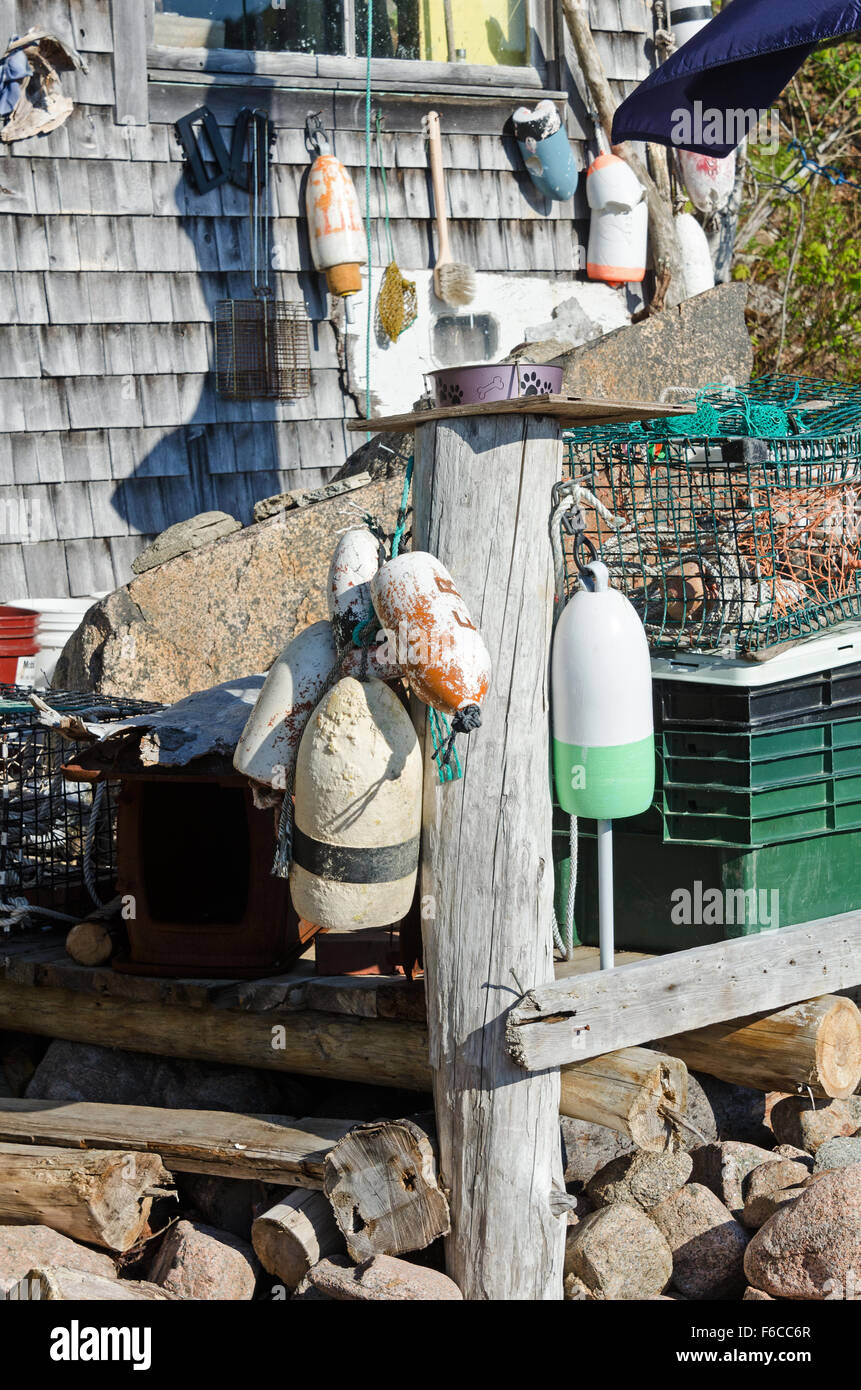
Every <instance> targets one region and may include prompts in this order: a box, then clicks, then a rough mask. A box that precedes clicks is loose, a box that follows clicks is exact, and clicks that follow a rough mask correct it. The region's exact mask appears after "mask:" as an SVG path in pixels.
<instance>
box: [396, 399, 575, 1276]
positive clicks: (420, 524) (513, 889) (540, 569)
mask: <svg viewBox="0 0 861 1390" xmlns="http://www.w3.org/2000/svg"><path fill="white" fill-rule="evenodd" d="M415 449H416V453H415V459H416V462H415V479H414V489H413V492H414V496H413V507H414V516H415V524H414V534H415V542H414V544H415V547H416V548H417V549H423V550H429V551H431V552H432V554H434V555H436V556H438V558H439V559H440V560H441V561H442V563H443V564H444V565H445V566H446V567H447V569H449V570H450V571H451V574H452V576H453V578H454V581H455V583H456V585H457V587H458V589H459V591H460V592H461V593H462V595H463V597H464V600H465V602H466V604H467V607H468V609H469V611H470V613H471V615H472V618H473V621H474V622H475V623H476V624H477V625H478V627H479V628H480V630H481V633H482V636H483V638H484V640H485V642H486V644H487V647H488V650H489V651H490V655H491V659H492V662H493V680H492V685H491V689H490V692H489V694H488V696H487V698H486V700H485V702H484V706H483V709H482V720H483V722H482V727H481V729H480V730H478V731H477V732H475V733H473V734H471V735H470V736H469V738H468V740H467V739H463V738H461V739H459V740H458V744H459V752H460V759H461V763H462V765H463V778H462V780H459V781H456V782H450V783H446V784H444V785H440V784H439V781H438V778H437V771H436V766H437V765H436V763H435V762H433V760H432V756H431V755H432V747H431V743H430V738H429V736H428V738H427V741H426V756H425V801H424V825H423V853H422V858H423V866H422V916H423V931H424V950H425V969H426V973H427V1011H428V1033H429V1046H430V1059H431V1066H432V1068H433V1072H434V1093H435V1102H436V1119H437V1133H438V1138H439V1150H440V1169H441V1173H440V1176H441V1181H442V1183H443V1185H444V1186H445V1187H446V1188H447V1189H449V1201H450V1207H451V1226H452V1231H451V1235H450V1236H449V1238H448V1242H447V1261H448V1272H449V1274H450V1276H451V1278H452V1279H453V1280H454V1281H455V1283H456V1284H457V1285H458V1286H459V1288H460V1289H461V1291H462V1293H463V1296H464V1298H466V1299H529V1300H537V1299H556V1298H561V1297H562V1265H563V1258H564V1241H565V1225H564V1221H563V1220H562V1219H561V1218H560V1217H559V1216H557V1215H554V1214H553V1212H552V1210H551V1192H552V1191H553V1189H554V1188H556V1189H558V1190H561V1189H562V1186H563V1184H562V1165H561V1146H560V1141H559V1118H558V1117H559V1073H558V1071H556V1070H553V1069H548V1070H546V1071H544V1072H543V1073H542V1074H541V1075H532V1076H530V1075H527V1074H526V1073H525V1072H524V1071H523V1070H521V1069H520V1068H519V1067H518V1066H517V1065H516V1064H515V1063H514V1061H513V1059H512V1058H511V1057H510V1056H509V1054H508V1052H507V1051H506V1047H505V1022H506V1015H507V1013H508V1010H509V1008H510V1007H511V1006H512V1005H513V1004H515V1003H516V1002H517V999H518V996H519V995H520V994H522V993H524V992H525V991H527V990H529V989H531V988H532V987H533V986H536V985H540V984H548V983H549V982H551V981H552V979H553V956H552V937H551V918H552V912H553V861H552V855H551V797H550V782H549V770H548V760H549V658H550V635H551V624H552V609H553V576H552V562H551V550H550V539H549V516H550V507H551V489H552V486H553V484H554V482H556V481H557V479H558V478H559V477H560V476H561V464H562V441H561V434H560V430H559V426H558V423H557V422H556V421H555V420H552V419H550V418H548V417H545V416H528V417H521V418H518V417H517V416H516V415H502V414H500V415H493V414H487V415H481V416H475V417H472V418H456V419H450V420H445V421H439V422H436V423H434V422H429V423H427V424H424V423H420V424H418V425H417V428H416V446H415ZM422 717H423V718H424V716H422Z"/></svg>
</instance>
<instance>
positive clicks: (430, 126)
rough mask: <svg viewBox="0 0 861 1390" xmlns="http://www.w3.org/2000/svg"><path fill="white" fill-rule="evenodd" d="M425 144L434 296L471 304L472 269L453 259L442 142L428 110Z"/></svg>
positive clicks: (435, 119) (436, 121)
mask: <svg viewBox="0 0 861 1390" xmlns="http://www.w3.org/2000/svg"><path fill="white" fill-rule="evenodd" d="M426 125H427V134H428V143H429V145H430V166H431V180H432V182H433V198H434V206H435V208H436V228H437V237H438V239H439V254H438V255H437V260H436V265H435V266H434V268H433V288H434V294H435V295H436V297H437V299H442V300H444V301H445V303H446V304H471V303H472V301H473V299H475V290H476V284H475V271H474V270H473V268H472V266H471V265H463V264H461V263H460V262H459V261H455V260H453V259H452V254H451V248H450V246H449V241H448V217H447V215H446V206H445V184H444V182H443V172H442V141H441V140H440V133H439V116H438V114H437V112H436V111H429V112H428V114H427V119H426Z"/></svg>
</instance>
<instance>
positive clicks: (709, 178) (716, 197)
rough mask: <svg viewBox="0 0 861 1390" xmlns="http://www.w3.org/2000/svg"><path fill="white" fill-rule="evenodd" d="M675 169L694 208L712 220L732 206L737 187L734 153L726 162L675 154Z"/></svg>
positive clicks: (693, 154) (684, 152)
mask: <svg viewBox="0 0 861 1390" xmlns="http://www.w3.org/2000/svg"><path fill="white" fill-rule="evenodd" d="M676 168H677V170H678V175H679V178H680V179H681V181H682V183H683V184H684V186H685V191H686V192H687V195H688V197H689V198H690V200H691V202H692V203H693V205H694V207H695V208H699V210H700V212H706V213H708V214H709V216H711V217H713V216H714V215H715V213H716V212H722V211H723V210H724V208H725V207H726V206H727V204H728V203H729V200H730V198H731V196H732V190H733V185H734V184H735V150H733V151H732V153H731V154H728V155H726V156H725V158H723V159H715V157H714V155H711V154H697V153H696V152H695V151H694V150H676Z"/></svg>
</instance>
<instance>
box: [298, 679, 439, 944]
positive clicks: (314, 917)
mask: <svg viewBox="0 0 861 1390" xmlns="http://www.w3.org/2000/svg"><path fill="white" fill-rule="evenodd" d="M421 808H422V759H421V753H420V751H419V743H418V738H417V737H416V732H415V729H414V728H413V725H412V721H411V720H410V717H409V715H408V714H407V712H406V710H405V709H404V707H403V705H402V704H401V702H400V700H399V699H398V697H397V696H396V695H395V694H394V693H393V692H392V691H391V690H390V689H389V688H388V686H386V685H383V684H382V682H380V681H377V680H371V681H368V682H367V683H362V682H360V681H357V680H354V679H353V678H352V677H349V676H348V677H346V678H345V679H343V680H340V681H339V682H338V684H337V685H336V686H334V687H333V688H332V690H330V691H329V693H328V694H327V695H326V696H324V698H323V699H322V700H321V701H320V703H319V705H318V706H317V708H316V709H315V710H314V713H313V714H312V716H311V719H310V721H309V723H308V726H307V728H306V730H305V733H304V734H303V736H302V742H301V744H300V746H299V755H298V759H297V762H296V813H295V824H294V828H293V846H292V848H293V865H292V869H291V872H290V892H291V895H292V898H293V905H294V907H295V908H296V911H297V912H298V914H299V916H300V917H304V918H305V919H306V920H307V921H309V922H314V923H316V925H317V926H320V927H328V928H330V929H337V930H339V931H350V930H358V929H359V928H360V927H386V926H390V925H392V924H393V923H395V922H399V921H400V920H401V918H403V917H405V916H406V914H407V912H408V911H409V909H410V907H411V905H412V900H413V894H414V892H415V885H416V875H417V872H418V862H419V833H420V828H421Z"/></svg>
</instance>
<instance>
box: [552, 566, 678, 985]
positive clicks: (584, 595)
mask: <svg viewBox="0 0 861 1390" xmlns="http://www.w3.org/2000/svg"><path fill="white" fill-rule="evenodd" d="M581 577H582V579H583V583H584V586H585V587H583V588H581V589H579V590H578V591H577V593H576V594H575V595H574V596H573V598H571V599H570V600H569V602H568V603H567V604H566V606H565V608H564V609H563V611H562V615H561V617H560V619H559V622H558V624H557V626H556V632H555V635H554V639H553V770H554V777H555V782H556V795H557V797H558V799H559V804H560V806H561V807H562V809H563V811H566V812H567V813H568V815H570V816H585V817H586V818H587V819H589V820H595V821H597V822H598V888H599V940H600V946H601V968H602V969H610V968H612V965H613V857H612V856H613V848H612V844H613V842H612V822H613V821H614V820H620V819H622V818H624V817H627V816H637V815H640V814H641V813H642V812H643V811H646V810H648V808H649V806H651V804H652V800H653V798H654V794H655V734H654V721H653V715H652V672H651V664H650V660H649V645H648V642H647V641H646V634H645V632H644V630H643V625H642V623H641V621H640V619H639V617H638V615H637V612H636V610H635V609H634V607H633V605H632V604H631V603H630V602H629V601H628V599H627V598H625V595H624V594H621V593H619V591H618V589H612V588H611V587H610V582H609V580H610V577H609V574H608V571H607V567H606V565H604V564H602V563H601V561H600V560H596V561H594V562H593V563H592V564H590V565H585V566H583V567H582V569H581Z"/></svg>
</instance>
